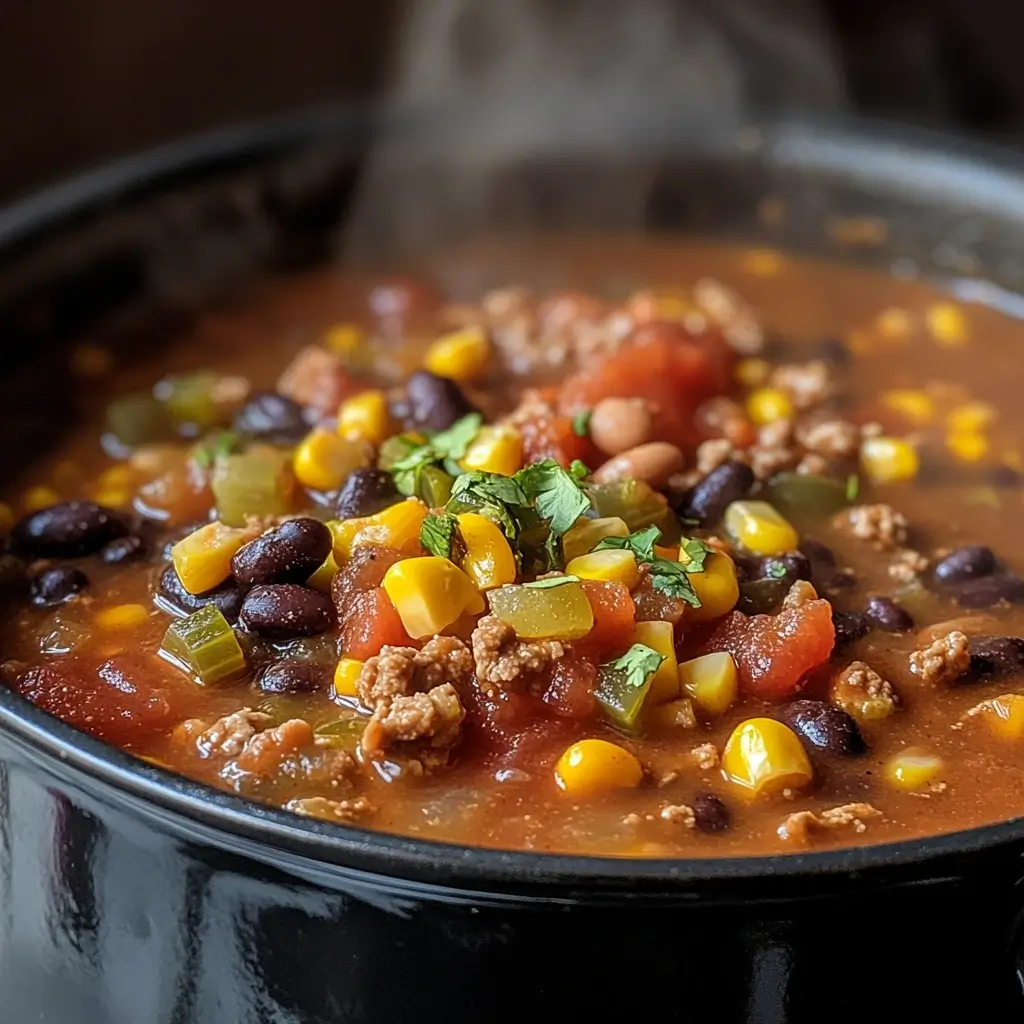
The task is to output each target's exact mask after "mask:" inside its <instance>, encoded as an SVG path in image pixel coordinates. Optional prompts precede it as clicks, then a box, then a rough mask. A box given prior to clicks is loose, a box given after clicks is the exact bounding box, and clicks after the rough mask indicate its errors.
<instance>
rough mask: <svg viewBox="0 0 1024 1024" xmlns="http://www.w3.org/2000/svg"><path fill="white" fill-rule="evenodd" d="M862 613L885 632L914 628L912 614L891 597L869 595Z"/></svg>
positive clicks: (900, 631)
mask: <svg viewBox="0 0 1024 1024" xmlns="http://www.w3.org/2000/svg"><path fill="white" fill-rule="evenodd" d="M864 613H865V614H866V615H867V617H868V618H869V619H870V620H871V621H872V622H873V623H874V625H876V626H877V627H878V628H879V629H884V630H885V631H886V632H887V633H902V632H904V631H905V630H908V629H913V628H914V619H913V616H911V614H910V612H908V611H906V610H905V609H903V608H901V607H900V606H899V605H898V604H897V603H896V602H895V601H894V600H893V599H892V598H891V597H884V596H876V597H869V598H868V603H867V607H866V608H865V609H864Z"/></svg>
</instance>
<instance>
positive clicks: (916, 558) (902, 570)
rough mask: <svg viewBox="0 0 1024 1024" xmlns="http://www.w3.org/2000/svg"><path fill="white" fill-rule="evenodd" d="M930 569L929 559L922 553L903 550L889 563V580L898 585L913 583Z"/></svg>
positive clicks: (909, 549) (907, 549)
mask: <svg viewBox="0 0 1024 1024" xmlns="http://www.w3.org/2000/svg"><path fill="white" fill-rule="evenodd" d="M927 568H928V559H927V558H925V557H924V555H922V554H921V552H920V551H914V550H912V549H911V548H903V549H902V550H900V551H897V552H896V553H895V554H894V555H893V558H892V561H891V562H890V563H889V569H888V572H889V578H890V579H892V580H895V581H896V582H897V583H913V582H914V580H916V579H917V577H918V576H919V575H920V574H921V573H922V572H924V571H925V569H927Z"/></svg>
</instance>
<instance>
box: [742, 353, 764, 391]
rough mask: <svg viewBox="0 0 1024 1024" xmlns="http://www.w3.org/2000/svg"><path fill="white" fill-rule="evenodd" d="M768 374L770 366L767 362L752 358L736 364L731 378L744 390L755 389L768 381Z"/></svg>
mask: <svg viewBox="0 0 1024 1024" xmlns="http://www.w3.org/2000/svg"><path fill="white" fill-rule="evenodd" d="M770 372H771V365H770V364H769V363H768V362H767V360H764V359H757V358H756V357H752V358H750V359H741V360H740V361H739V362H738V363H737V364H736V369H735V371H734V372H733V377H734V379H735V381H736V383H737V384H741V385H742V386H743V387H745V388H756V387H758V386H759V385H761V384H763V383H764V382H765V381H766V380H767V379H768V374H769V373H770Z"/></svg>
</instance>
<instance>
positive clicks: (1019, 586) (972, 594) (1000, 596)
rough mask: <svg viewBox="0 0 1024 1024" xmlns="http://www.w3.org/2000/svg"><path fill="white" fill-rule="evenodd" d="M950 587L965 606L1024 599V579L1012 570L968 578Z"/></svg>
mask: <svg viewBox="0 0 1024 1024" xmlns="http://www.w3.org/2000/svg"><path fill="white" fill-rule="evenodd" d="M950 589H951V591H952V593H953V595H954V596H955V597H956V599H957V601H958V602H959V604H960V606H961V607H963V608H991V607H992V605H994V604H998V603H999V602H1000V601H1009V602H1011V603H1016V602H1019V601H1024V580H1022V579H1021V578H1020V577H1019V576H1017V575H1015V574H1014V573H1012V572H1005V571H1004V572H999V573H996V574H995V575H993V576H981V577H979V578H978V579H973V580H966V581H965V582H964V583H961V584H960V585H959V586H957V587H952V588H950Z"/></svg>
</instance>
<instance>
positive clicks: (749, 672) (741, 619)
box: [704, 601, 836, 700]
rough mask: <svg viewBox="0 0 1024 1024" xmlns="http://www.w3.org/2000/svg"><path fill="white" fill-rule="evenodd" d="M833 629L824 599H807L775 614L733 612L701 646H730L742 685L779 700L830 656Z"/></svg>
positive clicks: (708, 649)
mask: <svg viewBox="0 0 1024 1024" xmlns="http://www.w3.org/2000/svg"><path fill="white" fill-rule="evenodd" d="M835 635H836V634H835V627H834V626H833V625H832V607H831V605H830V604H829V603H828V601H809V602H808V603H807V604H805V605H804V606H803V607H801V608H795V609H792V610H790V611H783V612H780V613H779V614H778V615H752V616H746V615H744V614H743V613H742V612H733V613H732V614H731V615H729V616H728V617H727V618H726V619H724V620H723V622H722V623H721V625H720V626H719V627H718V628H717V629H716V630H715V631H714V633H712V634H711V636H710V638H709V639H708V640H707V642H706V643H705V645H704V652H705V653H708V652H711V651H728V652H729V653H730V654H731V655H732V656H733V659H734V660H735V662H736V669H737V672H738V675H739V684H740V690H741V691H742V692H743V693H745V694H747V695H748V696H751V697H758V698H760V699H761V700H777V699H779V698H780V697H787V696H789V695H790V694H792V693H795V692H796V691H797V690H799V689H800V688H801V687H802V686H803V684H804V682H805V677H806V676H807V674H808V673H809V672H811V671H812V670H813V669H815V668H817V667H818V666H819V665H822V664H824V663H825V662H826V661H828V658H829V655H830V654H831V653H832V647H833V645H834V644H835Z"/></svg>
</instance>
